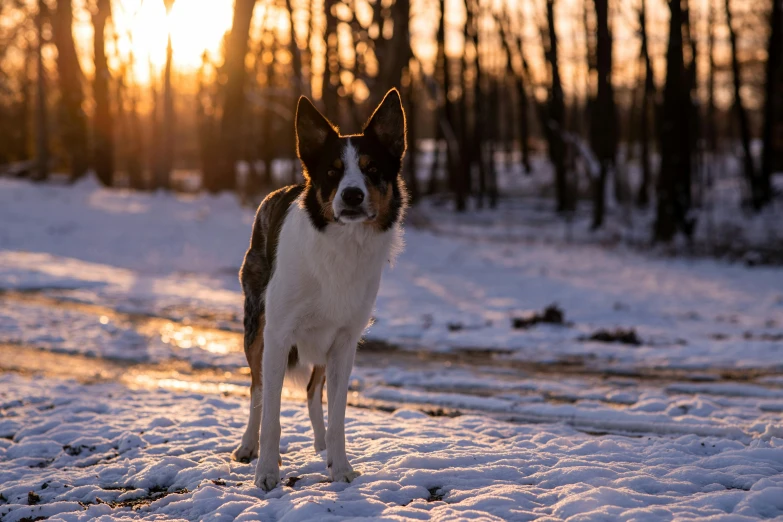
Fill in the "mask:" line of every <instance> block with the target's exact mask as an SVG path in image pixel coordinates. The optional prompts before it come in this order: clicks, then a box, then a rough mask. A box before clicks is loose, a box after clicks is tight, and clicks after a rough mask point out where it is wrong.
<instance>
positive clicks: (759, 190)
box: [725, 0, 769, 210]
mask: <svg viewBox="0 0 783 522" xmlns="http://www.w3.org/2000/svg"><path fill="white" fill-rule="evenodd" d="M725 5H726V26H727V27H728V29H729V41H730V42H731V72H732V75H733V78H734V82H733V86H734V112H735V114H736V116H737V121H738V123H739V131H740V140H741V142H742V160H743V161H742V163H743V172H744V174H745V178H746V179H747V181H748V187H749V188H750V200H751V204H752V205H753V208H755V209H756V210H759V209H760V208H761V207H762V206H764V203H765V202H766V201H765V199H768V197H769V187H768V186H767V187H765V186H764V180H763V179H762V177H761V176H759V174H758V173H757V172H756V166H755V165H754V163H753V155H752V154H751V151H750V124H749V122H748V114H747V112H746V111H745V107H744V106H743V105H742V96H741V95H740V92H741V90H742V75H741V70H740V63H739V58H738V56H737V33H736V31H735V30H734V25H733V24H732V20H731V18H732V17H731V2H730V0H726V4H725Z"/></svg>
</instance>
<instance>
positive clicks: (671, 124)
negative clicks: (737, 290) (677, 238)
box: [654, 0, 692, 241]
mask: <svg viewBox="0 0 783 522" xmlns="http://www.w3.org/2000/svg"><path fill="white" fill-rule="evenodd" d="M669 11H670V12H671V17H670V19H669V43H668V47H667V51H666V86H665V87H664V92H663V107H662V109H661V119H660V125H659V132H660V144H661V169H660V173H659V175H658V189H657V193H658V202H657V215H656V219H655V225H654V237H655V240H656V241H671V239H672V238H673V237H674V235H675V233H676V232H677V231H678V230H679V231H682V232H683V233H685V234H686V236H689V237H690V234H691V231H692V223H690V222H689V219H688V211H689V209H690V204H691V179H690V177H691V159H690V139H689V135H690V134H689V128H688V126H689V120H690V117H689V110H690V99H689V98H690V93H689V92H688V81H687V78H686V72H685V64H684V59H683V52H682V51H683V39H682V27H683V11H682V7H681V3H680V0H669Z"/></svg>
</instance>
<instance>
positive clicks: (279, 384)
mask: <svg viewBox="0 0 783 522" xmlns="http://www.w3.org/2000/svg"><path fill="white" fill-rule="evenodd" d="M268 329H269V327H268V326H267V329H266V330H265V331H264V344H265V349H264V357H263V365H262V377H261V379H262V382H263V383H264V384H263V400H262V401H263V406H262V407H261V440H260V442H259V451H258V463H257V465H256V477H255V484H256V486H258V487H260V488H263V489H264V490H265V491H270V490H272V489H274V488H275V486H277V483H278V482H280V464H281V461H280V399H281V395H282V393H283V378H284V377H285V370H286V363H287V361H288V349H286V348H287V347H288V348H289V349H290V345H286V344H285V343H284V342H280V341H279V340H276V339H274V338H273V336H270V335H269V334H268Z"/></svg>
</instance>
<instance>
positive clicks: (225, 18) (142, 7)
mask: <svg viewBox="0 0 783 522" xmlns="http://www.w3.org/2000/svg"><path fill="white" fill-rule="evenodd" d="M231 16H232V2H230V1H229V0H177V1H176V2H174V6H173V7H172V9H171V13H169V14H168V16H167V14H166V8H165V6H164V3H163V2H159V1H152V2H151V1H149V0H148V1H144V0H122V1H121V2H120V3H119V4H118V5H117V9H116V11H115V13H114V21H115V24H116V27H117V32H118V35H119V49H118V51H119V53H120V55H121V56H124V57H127V56H128V55H129V54H130V51H133V54H134V59H135V67H134V72H135V74H136V76H137V78H139V80H141V81H142V82H144V81H145V80H146V79H147V78H148V77H149V66H150V64H151V65H152V66H153V67H154V68H155V69H157V70H159V69H161V68H162V67H163V66H164V65H165V63H166V45H167V40H168V35H169V32H170V33H171V41H172V47H173V50H174V57H173V60H174V63H175V67H176V69H177V70H180V71H181V70H183V69H194V68H196V67H198V66H199V64H200V63H201V55H202V54H203V52H204V51H207V52H208V53H209V54H210V55H211V56H217V55H218V53H219V51H220V46H221V44H222V41H223V36H224V35H225V33H226V31H228V30H230V29H231Z"/></svg>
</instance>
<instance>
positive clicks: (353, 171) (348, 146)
mask: <svg viewBox="0 0 783 522" xmlns="http://www.w3.org/2000/svg"><path fill="white" fill-rule="evenodd" d="M342 160H343V165H344V169H345V170H344V172H343V179H341V180H340V184H339V185H338V186H337V195H336V196H335V197H334V201H333V202H332V210H333V211H334V215H335V216H337V218H338V219H339V220H340V221H343V222H345V221H364V220H365V219H367V218H369V217H375V216H374V215H372V216H371V214H374V210H373V209H372V208H371V206H370V201H369V199H370V198H369V197H368V194H367V184H366V183H365V181H364V174H363V173H362V169H361V168H360V167H359V155H358V153H357V152H356V148H355V147H354V146H353V143H351V139H350V138H348V139H347V140H346V143H345V148H344V149H343V153H342ZM349 187H355V188H358V189H360V190H361V191H362V194H364V201H363V202H362V204H361V210H362V211H363V212H364V213H365V216H364V217H362V218H360V219H351V220H343V219H341V218H340V214H341V213H342V211H343V210H345V207H346V205H345V203H343V200H342V193H343V190H345V189H347V188H349Z"/></svg>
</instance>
